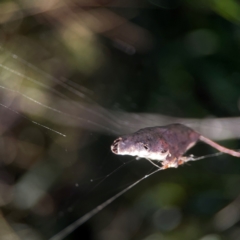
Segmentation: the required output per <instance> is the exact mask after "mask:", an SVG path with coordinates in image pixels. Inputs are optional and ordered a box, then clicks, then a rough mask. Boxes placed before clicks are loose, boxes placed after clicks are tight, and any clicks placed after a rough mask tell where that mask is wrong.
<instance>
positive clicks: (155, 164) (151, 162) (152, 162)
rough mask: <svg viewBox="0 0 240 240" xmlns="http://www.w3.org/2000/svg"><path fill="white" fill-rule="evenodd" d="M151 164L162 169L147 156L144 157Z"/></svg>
mask: <svg viewBox="0 0 240 240" xmlns="http://www.w3.org/2000/svg"><path fill="white" fill-rule="evenodd" d="M146 159H147V160H148V161H149V162H150V163H151V164H152V165H154V166H155V167H157V168H160V169H162V168H161V167H160V166H158V165H157V164H155V163H154V162H153V161H152V160H150V159H149V158H146Z"/></svg>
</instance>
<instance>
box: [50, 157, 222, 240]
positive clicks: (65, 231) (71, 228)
mask: <svg viewBox="0 0 240 240" xmlns="http://www.w3.org/2000/svg"><path fill="white" fill-rule="evenodd" d="M222 154H223V153H221V152H217V153H213V154H208V155H205V156H201V157H194V156H192V155H191V156H189V157H187V158H186V161H185V162H189V161H198V160H201V159H205V158H210V157H215V156H219V155H222ZM147 160H148V161H149V159H147ZM150 162H151V163H152V164H153V162H152V161H150ZM153 165H154V166H155V164H153ZM155 167H157V170H155V171H153V172H152V173H150V174H148V175H145V176H144V177H142V178H140V179H139V180H137V181H136V182H134V183H133V184H131V185H130V186H128V187H126V188H125V189H123V190H122V191H120V192H119V193H117V194H116V195H114V196H113V197H111V198H109V199H108V200H107V201H105V202H103V203H102V204H100V205H98V206H97V207H95V208H94V209H93V210H91V211H90V212H88V213H86V214H85V215H83V216H82V217H80V218H79V219H77V220H76V221H75V222H73V223H72V224H70V225H68V226H67V227H66V228H64V229H63V230H61V231H60V232H59V233H57V234H56V235H54V236H53V237H51V238H50V239H49V240H62V239H64V238H65V237H67V236H68V235H69V234H70V233H72V232H73V231H74V230H76V229H77V228H78V227H79V226H81V225H82V224H83V223H85V222H87V221H88V220H89V219H90V218H92V217H93V216H95V215H96V214H97V213H99V212H100V211H101V210H102V209H104V208H105V207H107V206H108V205H109V204H111V203H112V202H113V201H115V200H116V199H117V198H119V197H120V196H122V195H123V194H124V193H126V192H127V191H129V190H130V189H132V188H133V187H135V186H136V185H137V184H139V183H140V182H142V181H143V180H144V179H146V178H148V177H150V176H152V175H153V174H155V173H157V172H159V171H161V170H166V169H165V168H163V167H159V166H155Z"/></svg>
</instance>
